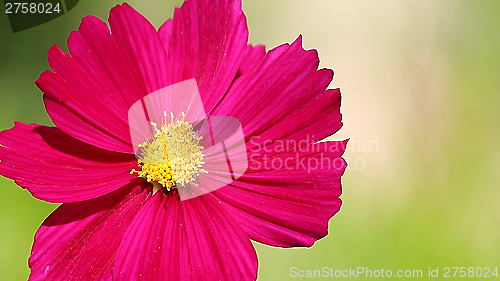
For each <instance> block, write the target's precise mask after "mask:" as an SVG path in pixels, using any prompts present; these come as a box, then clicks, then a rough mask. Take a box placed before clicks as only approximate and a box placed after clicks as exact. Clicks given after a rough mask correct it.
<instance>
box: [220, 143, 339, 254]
mask: <svg viewBox="0 0 500 281" xmlns="http://www.w3.org/2000/svg"><path fill="white" fill-rule="evenodd" d="M346 145H347V141H344V142H326V143H318V144H315V145H312V146H311V147H309V148H308V149H307V150H300V149H297V150H296V151H288V152H283V153H280V154H279V155H275V156H274V157H272V158H268V159H267V160H264V159H258V160H255V159H252V158H251V162H250V165H251V166H253V167H255V165H256V164H259V165H262V167H261V168H260V169H259V170H258V172H254V171H253V170H252V168H249V170H248V171H247V173H246V174H245V175H243V176H242V177H241V178H239V179H238V180H237V181H234V182H233V183H232V184H231V185H229V186H226V187H223V188H221V189H219V190H216V191H214V192H213V193H212V194H213V195H214V196H216V197H217V198H218V199H220V200H221V201H222V202H224V206H225V207H226V209H227V210H228V211H229V212H230V213H231V215H233V217H234V218H235V219H236V221H237V222H238V223H239V225H241V226H242V227H243V228H244V229H245V231H246V232H247V234H248V235H249V237H250V238H251V239H253V240H256V241H258V242H261V243H264V244H268V245H272V246H279V247H294V246H311V245H312V244H313V243H314V242H315V241H316V240H318V239H320V238H322V237H324V236H325V235H326V234H327V233H328V221H329V219H330V218H331V217H332V216H333V215H334V214H335V213H336V212H337V211H338V210H339V209H340V205H341V200H340V199H339V198H338V197H339V196H340V194H341V192H342V188H341V181H340V177H341V175H342V174H343V172H344V170H345V167H346V163H345V161H344V160H343V159H342V158H341V155H342V153H343V152H344V149H345V146H346ZM297 159H298V160H297ZM276 160H279V161H276ZM265 166H267V168H264V167H265Z"/></svg>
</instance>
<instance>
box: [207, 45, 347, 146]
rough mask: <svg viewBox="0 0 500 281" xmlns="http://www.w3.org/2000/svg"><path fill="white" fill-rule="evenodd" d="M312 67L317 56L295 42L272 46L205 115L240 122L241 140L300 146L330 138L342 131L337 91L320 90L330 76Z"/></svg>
mask: <svg viewBox="0 0 500 281" xmlns="http://www.w3.org/2000/svg"><path fill="white" fill-rule="evenodd" d="M318 63H319V60H318V55H317V52H316V51H314V50H312V51H305V50H304V49H303V48H302V46H301V37H299V38H298V39H297V40H296V41H295V42H294V43H293V44H292V45H282V46H280V47H277V48H275V49H273V50H271V51H270V52H269V53H268V54H267V55H266V57H265V58H264V59H263V60H262V61H261V62H260V64H259V66H258V67H257V68H256V69H255V70H254V71H253V72H252V73H250V74H249V75H245V76H242V77H240V78H239V79H237V80H236V81H235V83H234V85H233V86H232V88H231V89H230V91H229V93H228V94H227V95H226V96H225V98H224V99H223V100H222V101H221V103H220V104H219V105H218V106H217V108H216V109H215V110H214V111H213V112H212V113H211V114H212V115H219V116H232V117H235V118H237V119H238V120H240V122H241V123H242V125H243V131H244V133H245V136H246V138H247V141H250V138H251V137H252V136H258V137H260V140H261V141H265V140H277V139H283V140H285V139H289V138H293V139H294V140H296V141H300V140H302V139H305V138H306V137H307V136H308V135H309V141H308V144H310V143H314V142H316V141H319V140H321V139H323V138H325V137H327V136H330V135H331V134H333V133H335V132H336V131H337V130H338V129H339V128H340V127H341V126H342V123H341V114H340V92H339V91H338V90H329V91H326V87H327V86H328V84H329V83H330V81H331V80H332V77H333V73H332V71H331V70H328V69H322V70H319V71H318V70H317V67H318ZM292 135H294V136H292ZM254 142H259V140H255V141H254Z"/></svg>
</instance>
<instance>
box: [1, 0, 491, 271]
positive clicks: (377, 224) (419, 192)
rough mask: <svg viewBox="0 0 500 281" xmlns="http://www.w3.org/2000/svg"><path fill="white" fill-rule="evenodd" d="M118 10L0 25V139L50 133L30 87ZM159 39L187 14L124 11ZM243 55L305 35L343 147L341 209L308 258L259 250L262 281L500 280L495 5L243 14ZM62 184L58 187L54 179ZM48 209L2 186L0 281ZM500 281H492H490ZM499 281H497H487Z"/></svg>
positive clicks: (89, 8) (21, 260)
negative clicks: (91, 21)
mask: <svg viewBox="0 0 500 281" xmlns="http://www.w3.org/2000/svg"><path fill="white" fill-rule="evenodd" d="M117 3H118V2H116V1H85V0H82V1H80V3H79V4H78V5H77V6H76V7H75V8H74V9H73V10H71V11H70V12H69V13H68V14H66V15H64V16H62V17H60V18H57V19H55V20H53V21H51V22H49V23H46V24H43V25H41V26H38V27H35V28H32V29H29V30H26V31H23V32H19V33H15V34H13V33H12V32H11V30H10V26H9V23H8V20H7V16H6V14H4V13H3V10H2V9H0V11H2V14H1V15H0V130H4V129H9V128H11V127H12V126H13V122H14V120H19V121H23V122H26V123H39V124H44V125H51V124H52V123H51V121H50V119H49V118H48V116H47V114H46V112H45V110H44V106H43V102H42V93H41V92H40V91H39V90H38V88H36V86H35V85H34V81H35V80H36V79H37V78H38V76H39V74H40V73H41V72H43V71H44V70H46V69H48V63H47V59H46V52H47V50H48V48H49V47H50V46H51V45H53V44H58V45H59V46H60V47H61V48H62V49H63V50H67V46H66V39H67V37H68V36H69V34H70V32H71V31H72V30H76V29H77V28H78V25H79V22H80V20H81V18H82V17H84V16H85V15H89V14H92V15H96V16H98V17H99V18H101V19H104V20H106V19H107V16H108V12H109V10H110V8H111V7H113V6H114V5H116V4H117ZM129 3H130V4H131V5H132V6H133V7H134V8H135V9H137V10H138V11H139V12H140V13H142V14H143V15H144V16H146V17H147V18H148V19H149V20H150V21H151V22H152V23H153V24H154V25H155V26H156V27H159V26H160V25H161V24H162V23H163V22H164V21H165V20H166V19H167V18H170V17H171V16H172V13H173V8H174V7H175V6H178V5H180V4H181V3H182V1H170V0H169V1H139V0H136V1H129ZM243 7H244V11H245V13H246V15H247V20H248V24H249V29H250V42H251V43H252V44H265V45H266V46H267V47H268V49H269V48H272V47H274V46H276V45H279V44H281V43H284V42H291V41H293V40H294V39H295V38H296V37H297V36H298V34H303V37H304V38H303V41H304V45H305V47H306V48H315V49H317V50H318V51H319V55H320V58H321V67H326V68H332V69H334V70H335V74H336V75H335V80H334V81H333V82H332V84H331V85H330V87H332V88H336V87H340V88H341V89H342V93H343V105H342V113H343V115H344V122H345V126H344V127H343V128H342V129H341V130H340V131H339V132H338V133H337V134H336V135H334V136H332V137H331V139H332V140H334V139H335V140H340V139H345V138H351V141H350V143H349V147H348V150H347V151H346V158H347V159H348V161H349V164H350V166H349V168H348V170H347V171H346V173H345V175H344V177H343V185H344V193H343V195H342V197H341V198H342V200H343V201H344V205H343V207H342V209H341V211H340V212H339V213H338V214H337V215H335V216H334V218H333V219H332V220H331V221H330V234H329V235H328V236H327V237H325V238H324V239H322V240H320V241H318V242H317V243H316V244H315V245H314V246H313V247H311V248H308V249H306V248H303V249H278V248H272V247H268V246H264V245H260V244H258V243H255V247H256V250H257V254H258V256H259V263H260V268H259V280H288V279H295V278H291V277H290V268H291V267H297V268H298V269H303V270H307V269H321V268H322V267H330V268H333V269H340V270H343V269H348V268H349V267H358V266H359V267H368V268H369V269H372V270H376V269H381V268H384V269H385V270H387V269H390V270H392V271H393V272H395V271H396V270H399V269H401V270H407V269H409V270H414V269H421V270H423V273H424V277H425V276H427V271H428V268H429V267H431V268H432V269H435V268H436V267H440V274H442V269H443V267H445V266H449V267H452V266H459V267H460V266H463V267H490V268H494V267H500V254H499V250H500V204H499V203H500V189H499V185H500V184H499V183H500V144H499V137H500V124H499V121H500V93H499V89H500V17H499V15H500V1H496V0H491V1H486V0H483V1H455V0H453V1H452V0H449V1H448V0H443V1H433V0H425V1H423V0H418V1H417V0H411V1H409V0H407V1H389V0H380V1H372V0H349V1H348V0H343V1H339V0H315V1H304V0H301V1H299V0H273V1H264V0H251V1H250V0H246V1H245V0H244V1H243ZM61 180H64V179H61ZM56 207H57V205H55V204H48V203H45V202H42V201H40V200H37V199H34V198H33V197H31V195H30V194H29V193H28V192H27V191H25V190H22V189H21V188H19V187H18V186H16V185H15V184H14V183H13V182H12V181H11V180H8V179H5V178H3V177H2V178H0V280H26V279H27V277H28V275H29V268H28V266H27V259H28V257H29V255H30V249H31V244H32V242H33V235H34V233H35V232H36V230H37V228H38V226H39V225H40V224H41V223H42V221H43V220H44V218H45V217H46V216H47V215H48V214H49V213H50V212H51V211H52V210H53V209H55V208H56ZM499 278H500V277H499ZM495 279H496V278H495Z"/></svg>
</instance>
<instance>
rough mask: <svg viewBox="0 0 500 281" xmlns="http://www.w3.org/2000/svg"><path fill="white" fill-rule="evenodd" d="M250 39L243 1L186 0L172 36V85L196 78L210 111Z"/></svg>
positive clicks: (169, 58) (177, 15) (179, 12)
mask: <svg viewBox="0 0 500 281" xmlns="http://www.w3.org/2000/svg"><path fill="white" fill-rule="evenodd" d="M163 41H164V42H165V41H167V40H163ZM247 41H248V29H247V26H246V18H245V15H244V14H243V11H242V9H241V1H240V0H230V1H227V0H211V1H202V0H188V1H185V2H184V4H183V5H182V7H181V8H177V9H176V10H175V12H174V18H173V23H172V30H171V32H170V39H168V42H169V43H168V51H167V54H168V62H169V67H170V69H172V72H171V73H170V74H171V76H170V78H171V80H170V84H174V83H178V82H182V81H185V80H188V79H192V78H195V79H196V81H197V82H198V89H199V91H200V95H201V99H202V100H203V104H204V107H205V111H206V112H209V111H210V110H211V109H212V108H213V107H214V106H215V104H216V103H217V102H218V101H219V100H220V99H221V98H222V96H223V95H224V94H225V93H226V91H227V89H228V88H229V86H230V85H231V82H232V81H233V78H234V77H235V75H236V72H237V71H238V68H239V67H240V64H241V61H242V57H243V54H244V53H245V49H246V47H247ZM174 70H175V71H174Z"/></svg>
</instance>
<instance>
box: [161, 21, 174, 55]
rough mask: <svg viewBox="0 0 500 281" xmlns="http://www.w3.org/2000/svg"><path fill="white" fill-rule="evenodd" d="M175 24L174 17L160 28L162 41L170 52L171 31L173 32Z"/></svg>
mask: <svg viewBox="0 0 500 281" xmlns="http://www.w3.org/2000/svg"><path fill="white" fill-rule="evenodd" d="M173 24H174V20H173V19H169V20H167V21H166V22H165V23H164V24H162V26H161V27H160V29H159V30H158V34H159V35H160V38H161V41H162V43H163V47H164V48H165V51H166V52H168V45H169V42H170V33H171V32H172V26H173Z"/></svg>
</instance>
